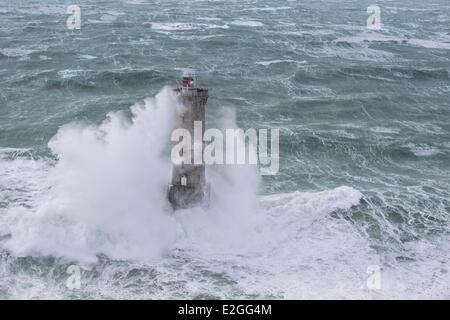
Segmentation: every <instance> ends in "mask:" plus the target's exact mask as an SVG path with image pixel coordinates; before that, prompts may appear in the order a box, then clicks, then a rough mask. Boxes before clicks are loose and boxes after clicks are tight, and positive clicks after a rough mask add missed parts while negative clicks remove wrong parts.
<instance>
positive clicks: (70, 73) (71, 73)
mask: <svg viewBox="0 0 450 320" xmlns="http://www.w3.org/2000/svg"><path fill="white" fill-rule="evenodd" d="M83 72H84V70H73V69H66V70H60V71H58V76H60V77H61V78H63V79H69V78H74V77H78V76H79V75H81V74H82V73H83Z"/></svg>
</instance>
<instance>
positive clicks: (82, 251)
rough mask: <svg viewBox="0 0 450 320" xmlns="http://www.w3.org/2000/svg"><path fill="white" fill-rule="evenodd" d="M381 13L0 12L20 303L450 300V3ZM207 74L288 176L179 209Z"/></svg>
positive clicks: (137, 4)
mask: <svg viewBox="0 0 450 320" xmlns="http://www.w3.org/2000/svg"><path fill="white" fill-rule="evenodd" d="M373 2H375V1H373ZM373 2H372V1H365V0H362V1H357V0H343V1H337V0H332V1H312V0H308V1H288V0H279V1H273V0H272V1H268V0H260V1H256V0H253V1H250V0H239V1H235V0H231V1H230V0H227V1H224V0H217V1H184V0H179V1H174V0H164V1H151V0H124V1H119V0H114V1H110V0H108V1H104V0H101V1H93V0H92V1H87V0H78V1H62V0H47V1H36V0H27V1H24V0H23V1H20V0H15V1H6V0H0V299H27V298H31V299H42V298H55V299H77V298H82V299H109V298H119V299H121V298H130V299H162V298H168V299H174V298H188V299H191V298H196V299H208V298H244V299H254V298H260V299H266V298H267V299H289V298H290V299H309V298H311V299H318V298H326V299H329V298H337V299H354V298H355V299H356V298H362V299H383V298H387V299H395V298H407V299H408V298H419V299H424V298H438V299H449V298H450V266H449V262H450V233H449V226H450V27H449V26H450V3H449V2H448V0H430V1H418V0H406V1H400V0H396V1H378V2H377V3H378V5H379V7H380V10H381V11H380V17H381V30H370V29H368V28H367V27H366V20H367V18H368V17H369V14H368V13H367V12H366V10H367V7H368V6H370V5H372V4H374V3H373ZM72 4H78V5H79V7H80V9H81V29H80V30H68V28H67V26H66V21H67V19H68V17H69V14H67V7H68V6H69V5H72ZM187 66H195V67H197V68H198V69H200V70H201V78H200V83H201V84H202V85H205V86H208V88H209V90H210V91H209V93H210V99H209V101H208V104H207V126H208V127H219V126H220V127H227V126H232V127H236V126H238V127H241V128H256V129H259V128H280V171H279V173H278V174H277V175H275V176H263V177H261V176H260V175H259V174H258V172H257V170H256V168H254V167H251V166H217V167H216V166H212V167H208V169H207V178H208V180H209V181H210V183H211V186H212V190H211V203H210V206H209V208H208V209H204V208H195V209H189V210H182V211H178V212H176V213H175V214H174V215H172V214H170V213H169V211H168V209H167V208H168V206H167V200H166V188H167V183H168V180H169V174H170V158H169V155H168V154H169V151H170V150H168V143H169V136H170V131H171V128H172V126H173V123H172V122H173V118H174V114H173V112H174V111H173V109H174V103H175V102H174V98H173V96H172V94H171V90H170V89H169V88H170V87H174V86H177V85H178V79H179V77H180V70H181V69H182V68H184V67H187ZM71 266H78V267H79V268H80V269H79V270H81V271H80V276H81V277H80V280H81V283H80V286H79V287H75V288H74V287H73V286H70V285H69V286H68V281H69V280H70V279H69V278H70V277H71V276H73V274H69V273H70V270H73V269H72V268H73V267H71ZM373 270H375V271H373ZM373 272H374V273H373ZM373 277H376V279H378V280H379V282H377V281H378V280H377V281H375V284H376V286H375V287H374V286H373V283H371V279H374V278H373ZM371 284H372V285H371Z"/></svg>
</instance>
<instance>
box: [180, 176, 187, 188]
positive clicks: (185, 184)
mask: <svg viewBox="0 0 450 320" xmlns="http://www.w3.org/2000/svg"><path fill="white" fill-rule="evenodd" d="M181 185H182V186H183V187H185V186H187V178H186V176H182V177H181Z"/></svg>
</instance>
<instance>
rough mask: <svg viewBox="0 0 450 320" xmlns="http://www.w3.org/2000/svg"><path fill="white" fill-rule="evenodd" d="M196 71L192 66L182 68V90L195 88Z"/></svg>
mask: <svg viewBox="0 0 450 320" xmlns="http://www.w3.org/2000/svg"><path fill="white" fill-rule="evenodd" d="M197 78H198V71H197V69H194V68H187V69H184V70H183V90H192V89H196V88H197Z"/></svg>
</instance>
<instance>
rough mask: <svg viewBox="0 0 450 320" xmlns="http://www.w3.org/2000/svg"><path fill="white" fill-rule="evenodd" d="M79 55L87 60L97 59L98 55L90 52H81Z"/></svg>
mask: <svg viewBox="0 0 450 320" xmlns="http://www.w3.org/2000/svg"><path fill="white" fill-rule="evenodd" d="M78 57H80V58H81V59H87V60H93V59H97V57H96V56H92V55H90V54H79V55H78Z"/></svg>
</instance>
